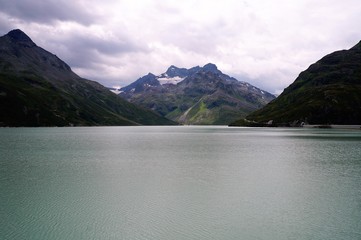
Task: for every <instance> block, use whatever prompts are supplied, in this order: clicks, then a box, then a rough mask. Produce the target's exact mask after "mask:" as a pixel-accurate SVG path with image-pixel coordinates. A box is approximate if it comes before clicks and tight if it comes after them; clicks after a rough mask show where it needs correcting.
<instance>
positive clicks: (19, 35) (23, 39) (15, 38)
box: [7, 29, 36, 47]
mask: <svg viewBox="0 0 361 240" xmlns="http://www.w3.org/2000/svg"><path fill="white" fill-rule="evenodd" d="M7 36H8V37H9V38H10V39H11V41H12V42H14V43H19V44H21V45H24V46H27V47H34V46H36V44H35V43H34V42H33V41H32V40H31V39H30V37H29V36H28V35H26V34H25V33H24V32H23V31H21V30H20V29H15V30H12V31H10V32H9V33H8V34H7Z"/></svg>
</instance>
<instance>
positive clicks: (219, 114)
mask: <svg viewBox="0 0 361 240" xmlns="http://www.w3.org/2000/svg"><path fill="white" fill-rule="evenodd" d="M120 90H121V93H120V96H122V97H123V98H124V99H127V100H128V101H129V102H131V103H134V104H137V105H140V106H142V107H145V108H148V109H152V110H154V111H156V112H157V113H159V114H160V115H162V116H164V117H166V118H168V119H171V120H173V121H176V122H178V123H180V124H198V125H201V124H204V125H227V124H229V123H231V122H233V121H235V120H236V119H239V118H241V117H244V116H246V115H247V114H249V113H251V112H253V111H255V110H257V109H259V108H261V107H263V106H265V105H266V104H267V103H268V102H270V101H271V100H273V99H274V98H275V96H274V95H272V94H270V93H268V92H266V91H264V90H261V89H259V88H257V87H255V86H252V85H251V84H249V83H247V82H243V81H238V80H237V79H235V78H233V77H230V76H228V75H226V74H224V73H222V72H221V71H220V70H219V69H218V68H217V66H216V65H215V64H212V63H208V64H206V65H205V66H203V67H199V66H197V67H193V68H190V69H186V68H178V67H176V66H173V65H172V66H170V67H169V68H168V69H167V71H166V72H165V73H162V74H160V75H154V74H152V73H149V74H148V75H145V76H143V77H141V78H139V79H138V80H136V81H135V82H133V83H131V84H130V85H128V86H126V87H123V88H121V89H120Z"/></svg>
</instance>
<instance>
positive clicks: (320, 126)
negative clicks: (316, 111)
mask: <svg viewBox="0 0 361 240" xmlns="http://www.w3.org/2000/svg"><path fill="white" fill-rule="evenodd" d="M302 127H304V128H333V129H357V130H361V125H336V124H330V125H325V124H312V125H311V124H307V125H306V124H305V125H303V126H302Z"/></svg>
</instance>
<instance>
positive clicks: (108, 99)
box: [0, 29, 175, 126]
mask: <svg viewBox="0 0 361 240" xmlns="http://www.w3.org/2000/svg"><path fill="white" fill-rule="evenodd" d="M165 124H167V125H169V124H175V123H174V122H172V121H170V120H168V119H166V118H164V117H161V116H160V115H158V114H156V113H154V112H153V111H150V110H147V109H144V108H142V107H138V106H135V105H134V104H131V103H129V102H127V101H125V100H124V99H122V98H121V97H119V96H117V95H116V94H114V93H112V92H110V91H109V89H107V88H106V87H104V86H102V85H101V84H99V83H97V82H95V81H90V80H87V79H83V78H81V77H79V76H78V75H76V74H75V73H74V72H73V71H72V70H71V68H70V67H69V66H68V65H67V64H66V63H65V62H63V61H62V60H61V59H59V58H58V57H57V56H55V55H54V54H52V53H50V52H48V51H46V50H44V49H42V48H41V47H38V46H37V45H36V44H35V43H34V42H33V41H32V40H31V39H30V38H29V37H28V36H27V35H26V34H25V33H24V32H22V31H21V30H18V29H17V30H13V31H10V32H9V33H8V34H6V35H4V36H2V37H0V126H73V125H75V126H93V125H165Z"/></svg>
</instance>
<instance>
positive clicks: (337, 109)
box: [233, 42, 361, 125]
mask: <svg viewBox="0 0 361 240" xmlns="http://www.w3.org/2000/svg"><path fill="white" fill-rule="evenodd" d="M247 120H251V121H255V122H258V123H266V122H269V121H272V123H273V124H274V125H297V124H301V123H302V122H305V123H309V124H321V125H328V124H340V125H354V124H356V125H359V124H361V42H359V43H358V44H357V45H356V46H354V47H352V48H351V49H349V50H341V51H336V52H334V53H331V54H329V55H327V56H325V57H323V58H322V59H320V60H319V61H317V62H316V63H314V64H312V65H311V66H310V67H309V68H308V69H307V70H305V71H303V72H301V73H300V75H299V76H298V77H297V79H296V80H295V81H294V82H293V83H292V84H291V85H290V86H289V87H287V88H286V89H285V90H284V91H283V93H282V94H281V95H280V96H279V97H278V98H277V99H275V100H274V101H272V102H270V103H269V104H268V105H267V106H265V107H264V108H262V109H260V110H258V111H256V112H254V113H252V114H250V115H249V116H247ZM242 122H243V123H244V120H240V121H239V122H235V123H233V125H241V124H242Z"/></svg>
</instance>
